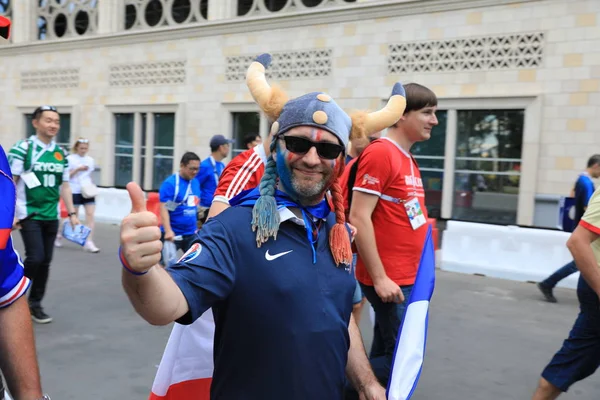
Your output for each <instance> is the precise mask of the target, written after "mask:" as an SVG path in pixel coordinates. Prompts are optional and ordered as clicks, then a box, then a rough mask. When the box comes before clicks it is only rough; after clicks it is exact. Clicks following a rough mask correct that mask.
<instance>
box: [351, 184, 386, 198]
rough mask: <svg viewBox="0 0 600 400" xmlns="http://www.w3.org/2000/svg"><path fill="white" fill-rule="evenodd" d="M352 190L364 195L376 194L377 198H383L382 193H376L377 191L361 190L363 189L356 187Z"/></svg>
mask: <svg viewBox="0 0 600 400" xmlns="http://www.w3.org/2000/svg"><path fill="white" fill-rule="evenodd" d="M352 190H356V191H357V192H363V193H368V194H374V195H375V196H377V197H381V193H380V192H378V191H376V190H371V189H365V188H361V187H356V186H354V187H353V188H352Z"/></svg>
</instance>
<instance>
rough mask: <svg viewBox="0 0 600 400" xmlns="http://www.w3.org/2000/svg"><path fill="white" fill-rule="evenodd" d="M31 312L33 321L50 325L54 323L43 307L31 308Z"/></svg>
mask: <svg viewBox="0 0 600 400" xmlns="http://www.w3.org/2000/svg"><path fill="white" fill-rule="evenodd" d="M29 311H30V312H31V319H33V320H34V321H35V322H37V323H38V324H49V323H50V322H52V317H51V316H49V315H48V314H46V313H45V312H44V309H43V308H42V307H41V306H38V307H31V308H29Z"/></svg>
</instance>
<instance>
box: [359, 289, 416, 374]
mask: <svg viewBox="0 0 600 400" xmlns="http://www.w3.org/2000/svg"><path fill="white" fill-rule="evenodd" d="M360 287H361V288H362V291H363V294H364V295H365V297H366V298H367V300H369V303H371V306H373V310H375V327H374V329H373V345H372V347H371V354H370V360H371V366H372V367H373V372H374V373H375V376H377V378H378V379H379V381H380V382H381V383H382V384H383V385H387V381H388V379H389V376H390V370H391V367H392V361H393V357H394V349H395V348H396V339H397V337H398V330H399V329H400V324H401V323H402V319H403V318H404V312H405V311H406V305H407V304H408V300H409V298H410V293H411V291H412V288H413V285H408V286H401V287H400V288H401V289H402V293H403V294H404V302H402V303H401V304H397V303H384V302H383V301H381V299H380V298H379V296H378V295H377V292H375V288H374V287H373V286H367V285H363V284H362V283H361V284H360Z"/></svg>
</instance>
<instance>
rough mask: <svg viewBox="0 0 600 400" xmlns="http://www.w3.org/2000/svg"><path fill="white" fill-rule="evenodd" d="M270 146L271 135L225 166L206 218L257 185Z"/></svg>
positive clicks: (225, 207) (220, 210) (263, 169)
mask: <svg viewBox="0 0 600 400" xmlns="http://www.w3.org/2000/svg"><path fill="white" fill-rule="evenodd" d="M270 145H271V135H269V137H268V138H267V140H265V141H264V142H263V143H260V144H257V145H256V146H254V147H253V148H251V149H248V150H246V151H244V152H243V153H240V154H238V155H237V156H236V157H234V158H233V160H231V161H230V162H229V164H227V166H226V167H225V169H224V170H223V172H222V173H221V177H220V178H219V184H218V185H217V190H215V197H214V198H213V201H212V204H211V206H210V210H209V211H208V217H207V218H212V217H214V216H215V215H218V214H220V213H221V212H223V211H224V210H225V209H227V208H229V200H231V199H232V198H234V197H235V196H237V195H238V194H239V193H240V192H242V191H244V190H247V189H252V188H255V187H257V186H258V185H259V183H260V180H261V179H262V176H263V174H264V173H265V165H266V164H267V157H268V156H269V155H270V151H269V146H270Z"/></svg>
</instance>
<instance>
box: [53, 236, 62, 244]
mask: <svg viewBox="0 0 600 400" xmlns="http://www.w3.org/2000/svg"><path fill="white" fill-rule="evenodd" d="M54 247H63V245H62V238H60V237H58V236H57V237H56V239H54Z"/></svg>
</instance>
